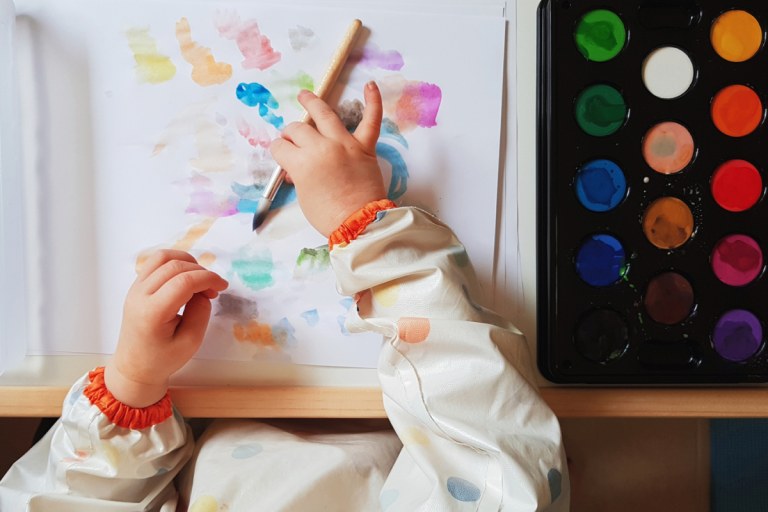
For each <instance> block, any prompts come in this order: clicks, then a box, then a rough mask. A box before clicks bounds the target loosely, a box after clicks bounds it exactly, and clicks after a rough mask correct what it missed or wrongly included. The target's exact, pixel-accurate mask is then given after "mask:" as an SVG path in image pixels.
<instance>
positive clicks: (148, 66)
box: [125, 28, 176, 84]
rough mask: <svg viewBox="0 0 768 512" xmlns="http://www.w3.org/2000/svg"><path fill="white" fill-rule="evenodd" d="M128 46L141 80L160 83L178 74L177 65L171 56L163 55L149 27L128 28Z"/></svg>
mask: <svg viewBox="0 0 768 512" xmlns="http://www.w3.org/2000/svg"><path fill="white" fill-rule="evenodd" d="M125 36H126V37H127V38H128V46H129V47H130V49H131V51H132V52H133V60H135V61H136V75H137V77H138V80H139V82H143V83H150V84H159V83H162V82H167V81H168V80H170V79H171V78H173V77H174V76H175V75H176V66H174V64H173V62H171V59H170V57H167V56H165V55H162V54H161V53H160V52H159V51H158V49H157V43H156V42H155V40H154V39H153V38H152V36H150V35H149V29H148V28H131V29H128V30H126V32H125Z"/></svg>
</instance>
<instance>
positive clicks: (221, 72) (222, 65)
mask: <svg viewBox="0 0 768 512" xmlns="http://www.w3.org/2000/svg"><path fill="white" fill-rule="evenodd" d="M176 40H177V41H178V42H179V48H180V49H181V55H182V57H184V60H186V61H187V62H189V63H190V64H192V80H194V82H195V83H196V84H198V85H202V86H204V87H205V86H209V85H216V84H223V83H224V82H226V81H227V80H229V79H230V78H231V77H232V66H231V65H230V64H227V63H226V62H217V61H216V59H215V58H214V57H213V54H211V50H210V49H209V48H206V47H205V46H201V45H199V44H197V43H196V42H195V41H194V40H193V39H192V29H191V27H190V26H189V21H188V20H187V18H181V19H180V20H179V21H177V22H176Z"/></svg>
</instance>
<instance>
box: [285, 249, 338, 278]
mask: <svg viewBox="0 0 768 512" xmlns="http://www.w3.org/2000/svg"><path fill="white" fill-rule="evenodd" d="M330 265H331V253H330V252H329V251H328V246H320V247H317V248H315V249H311V248H309V247H306V248H304V249H302V250H301V252H299V257H298V258H296V269H295V271H294V274H295V275H306V274H315V273H317V272H322V271H324V270H326V269H327V268H328V267H329V266H330Z"/></svg>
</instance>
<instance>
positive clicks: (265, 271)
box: [232, 248, 275, 291]
mask: <svg viewBox="0 0 768 512" xmlns="http://www.w3.org/2000/svg"><path fill="white" fill-rule="evenodd" d="M232 270H233V271H234V273H235V275H236V276H237V277H238V278H239V279H240V281H241V282H242V283H243V284H244V285H245V286H247V287H248V288H250V289H251V290H255V291H258V290H263V289H264V288H269V287H270V286H272V285H274V284H275V279H274V277H273V276H272V272H274V270H275V262H274V261H273V260H272V253H271V252H270V251H269V249H266V248H265V249H263V250H262V251H260V252H258V253H257V254H244V255H243V256H242V257H239V258H233V260H232Z"/></svg>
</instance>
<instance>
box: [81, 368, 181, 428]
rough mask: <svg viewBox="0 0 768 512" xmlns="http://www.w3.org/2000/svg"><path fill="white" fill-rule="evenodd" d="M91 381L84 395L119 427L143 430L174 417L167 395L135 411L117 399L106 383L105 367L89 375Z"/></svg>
mask: <svg viewBox="0 0 768 512" xmlns="http://www.w3.org/2000/svg"><path fill="white" fill-rule="evenodd" d="M88 378H89V379H90V380H91V382H90V384H88V386H86V388H85V391H83V394H84V395H85V396H86V397H88V400H90V401H91V403H92V404H93V405H95V406H96V407H98V408H99V410H100V411H101V412H103V413H104V415H105V416H106V417H107V418H108V419H109V421H111V422H112V423H113V424H114V425H117V426H118V427H124V428H130V429H133V430H141V429H144V428H149V427H152V426H154V425H157V424H158V423H162V422H164V421H165V420H167V419H168V418H170V417H171V416H172V415H173V407H172V406H171V396H170V395H169V394H168V393H166V394H165V396H164V397H163V398H161V399H160V400H159V401H157V402H156V403H154V404H152V405H150V406H148V407H144V408H142V409H135V408H133V407H129V406H127V405H125V404H124V403H122V402H121V401H120V400H118V399H117V398H115V397H114V396H113V395H112V393H110V392H109V390H108V389H107V385H106V384H105V383H104V367H103V366H100V367H98V368H96V369H95V370H93V371H92V372H90V373H89V374H88Z"/></svg>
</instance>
